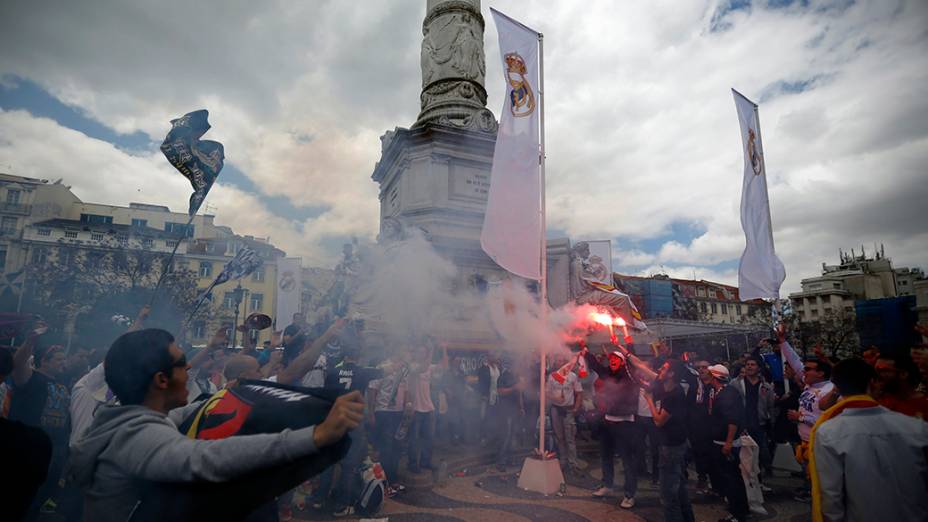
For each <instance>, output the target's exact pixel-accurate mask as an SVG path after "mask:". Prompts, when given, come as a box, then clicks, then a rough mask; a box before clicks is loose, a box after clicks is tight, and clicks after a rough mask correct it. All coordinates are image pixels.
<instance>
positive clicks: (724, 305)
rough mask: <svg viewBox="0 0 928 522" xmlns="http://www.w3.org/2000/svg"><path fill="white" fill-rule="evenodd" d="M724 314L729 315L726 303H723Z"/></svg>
mask: <svg viewBox="0 0 928 522" xmlns="http://www.w3.org/2000/svg"><path fill="white" fill-rule="evenodd" d="M722 313H723V314H727V313H728V305H727V304H725V303H722Z"/></svg>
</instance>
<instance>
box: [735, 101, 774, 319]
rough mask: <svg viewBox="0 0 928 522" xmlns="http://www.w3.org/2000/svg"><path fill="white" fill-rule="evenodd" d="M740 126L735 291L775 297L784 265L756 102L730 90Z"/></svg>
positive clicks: (750, 296) (744, 297) (748, 295)
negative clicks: (740, 237)
mask: <svg viewBox="0 0 928 522" xmlns="http://www.w3.org/2000/svg"><path fill="white" fill-rule="evenodd" d="M732 94H733V95H734V97H735V109H736V110H737V112H738V124H739V127H740V128H741V142H742V147H743V148H742V149H741V150H742V151H743V152H744V171H743V175H742V179H741V228H742V229H743V230H744V238H745V245H744V252H743V253H742V254H741V262H740V263H739V265H738V291H739V294H740V297H741V299H742V300H744V301H748V300H751V299H777V298H779V296H780V285H781V284H783V280H784V279H786V268H785V267H784V266H783V263H782V262H781V261H780V259H779V258H778V257H777V252H776V248H774V245H773V224H772V223H771V219H770V200H769V198H768V196H767V176H764V171H765V170H766V169H765V167H764V144H763V141H762V140H761V134H760V118H759V117H758V115H757V104H755V103H754V102H752V101H751V100H749V99H747V98H745V97H744V96H743V95H742V94H741V93H739V92H738V91H736V90H734V89H732Z"/></svg>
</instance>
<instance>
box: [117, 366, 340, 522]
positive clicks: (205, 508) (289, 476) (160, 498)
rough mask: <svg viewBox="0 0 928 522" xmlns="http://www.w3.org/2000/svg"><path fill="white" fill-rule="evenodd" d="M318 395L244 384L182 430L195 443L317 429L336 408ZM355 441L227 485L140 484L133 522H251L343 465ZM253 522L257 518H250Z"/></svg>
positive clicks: (207, 405)
mask: <svg viewBox="0 0 928 522" xmlns="http://www.w3.org/2000/svg"><path fill="white" fill-rule="evenodd" d="M315 392H316V390H308V389H306V388H300V387H297V386H286V385H283V384H277V383H272V382H266V381H250V380H242V381H239V383H238V385H237V386H235V387H233V388H229V389H224V390H221V391H219V392H218V393H216V394H214V395H213V396H212V397H210V398H209V399H207V400H206V401H203V404H202V405H201V406H200V407H199V408H198V409H197V411H195V412H194V413H192V414H191V415H190V417H188V418H187V419H186V420H185V421H184V422H182V423H181V425H180V428H179V429H180V431H181V432H183V433H184V434H185V435H187V436H188V437H190V438H194V439H200V440H216V439H224V438H226V437H235V436H241V435H254V434H259V433H279V432H281V431H283V430H285V429H290V430H298V429H300V428H305V427H307V426H315V425H318V424H320V423H321V422H322V421H323V420H325V418H326V416H328V414H329V410H330V409H331V408H332V402H331V401H329V400H328V399H327V398H323V397H319V396H316V395H315ZM350 445H351V439H350V438H348V437H344V438H342V440H341V441H339V442H338V443H336V444H334V445H332V446H327V447H324V448H319V450H318V451H317V452H316V453H313V454H312V455H307V456H304V457H299V458H295V459H293V460H292V461H290V462H288V463H286V464H279V465H275V466H268V467H267V468H264V469H260V470H258V471H253V472H251V473H249V474H247V475H243V476H241V477H238V478H235V479H232V480H228V481H226V482H206V481H193V482H178V483H166V482H147V483H146V482H140V483H139V485H140V486H141V493H142V494H141V501H140V502H139V504H138V505H137V506H136V509H135V511H134V512H133V513H132V515H130V518H129V522H162V521H165V520H170V521H172V522H202V521H204V520H230V521H231V520H245V519H246V517H247V516H248V515H249V514H250V513H252V512H254V511H255V510H256V509H258V508H259V507H261V506H263V505H265V504H267V503H268V502H272V501H273V500H274V498H275V497H278V496H280V495H282V494H284V493H286V492H287V491H289V490H291V489H293V488H295V487H296V486H298V485H300V484H302V483H303V482H304V481H306V480H308V479H310V478H312V477H313V476H315V475H317V474H319V473H321V472H322V471H323V470H325V469H326V468H328V467H330V466H332V465H333V464H335V463H336V462H338V461H339V460H341V459H342V457H344V456H345V454H346V453H347V452H348V448H349V447H350ZM247 519H248V520H252V518H250V517H249V518H247Z"/></svg>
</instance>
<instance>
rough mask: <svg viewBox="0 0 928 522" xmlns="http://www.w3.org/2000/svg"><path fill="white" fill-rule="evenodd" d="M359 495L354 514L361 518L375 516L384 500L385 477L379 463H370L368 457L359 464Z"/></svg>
mask: <svg viewBox="0 0 928 522" xmlns="http://www.w3.org/2000/svg"><path fill="white" fill-rule="evenodd" d="M360 471H361V484H362V485H361V494H360V495H359V496H358V502H357V505H356V506H355V512H356V513H357V514H359V515H361V516H365V517H370V516H373V515H376V514H377V513H378V512H379V511H380V508H381V507H383V501H384V500H385V499H386V484H387V480H386V478H387V476H386V474H385V473H384V472H383V467H381V466H380V463H379V462H371V459H370V457H367V458H365V459H364V462H363V463H362V464H361V469H360Z"/></svg>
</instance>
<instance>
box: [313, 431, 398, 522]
mask: <svg viewBox="0 0 928 522" xmlns="http://www.w3.org/2000/svg"><path fill="white" fill-rule="evenodd" d="M348 437H350V438H351V448H349V449H348V453H347V454H346V455H345V458H343V459H342V460H341V461H340V462H339V463H338V465H339V466H341V468H342V469H341V472H340V473H339V475H338V484H337V485H336V487H335V505H336V506H337V507H339V508H342V507H345V506H350V505H353V504H354V502H355V497H357V496H358V494H359V493H360V489H361V477H360V476H359V475H358V468H359V467H360V466H361V461H363V460H364V457H365V456H366V455H367V440H366V437H365V436H364V428H361V427H358V428H357V429H356V430H354V431H350V432H348ZM381 465H382V464H381ZM334 475H335V466H329V467H328V468H326V470H325V471H323V472H322V473H320V474H319V489H317V490H316V491H314V492H313V495H312V498H313V500H321V501H325V500H326V498H327V497H328V496H329V491H330V490H331V489H332V479H333V478H334Z"/></svg>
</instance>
